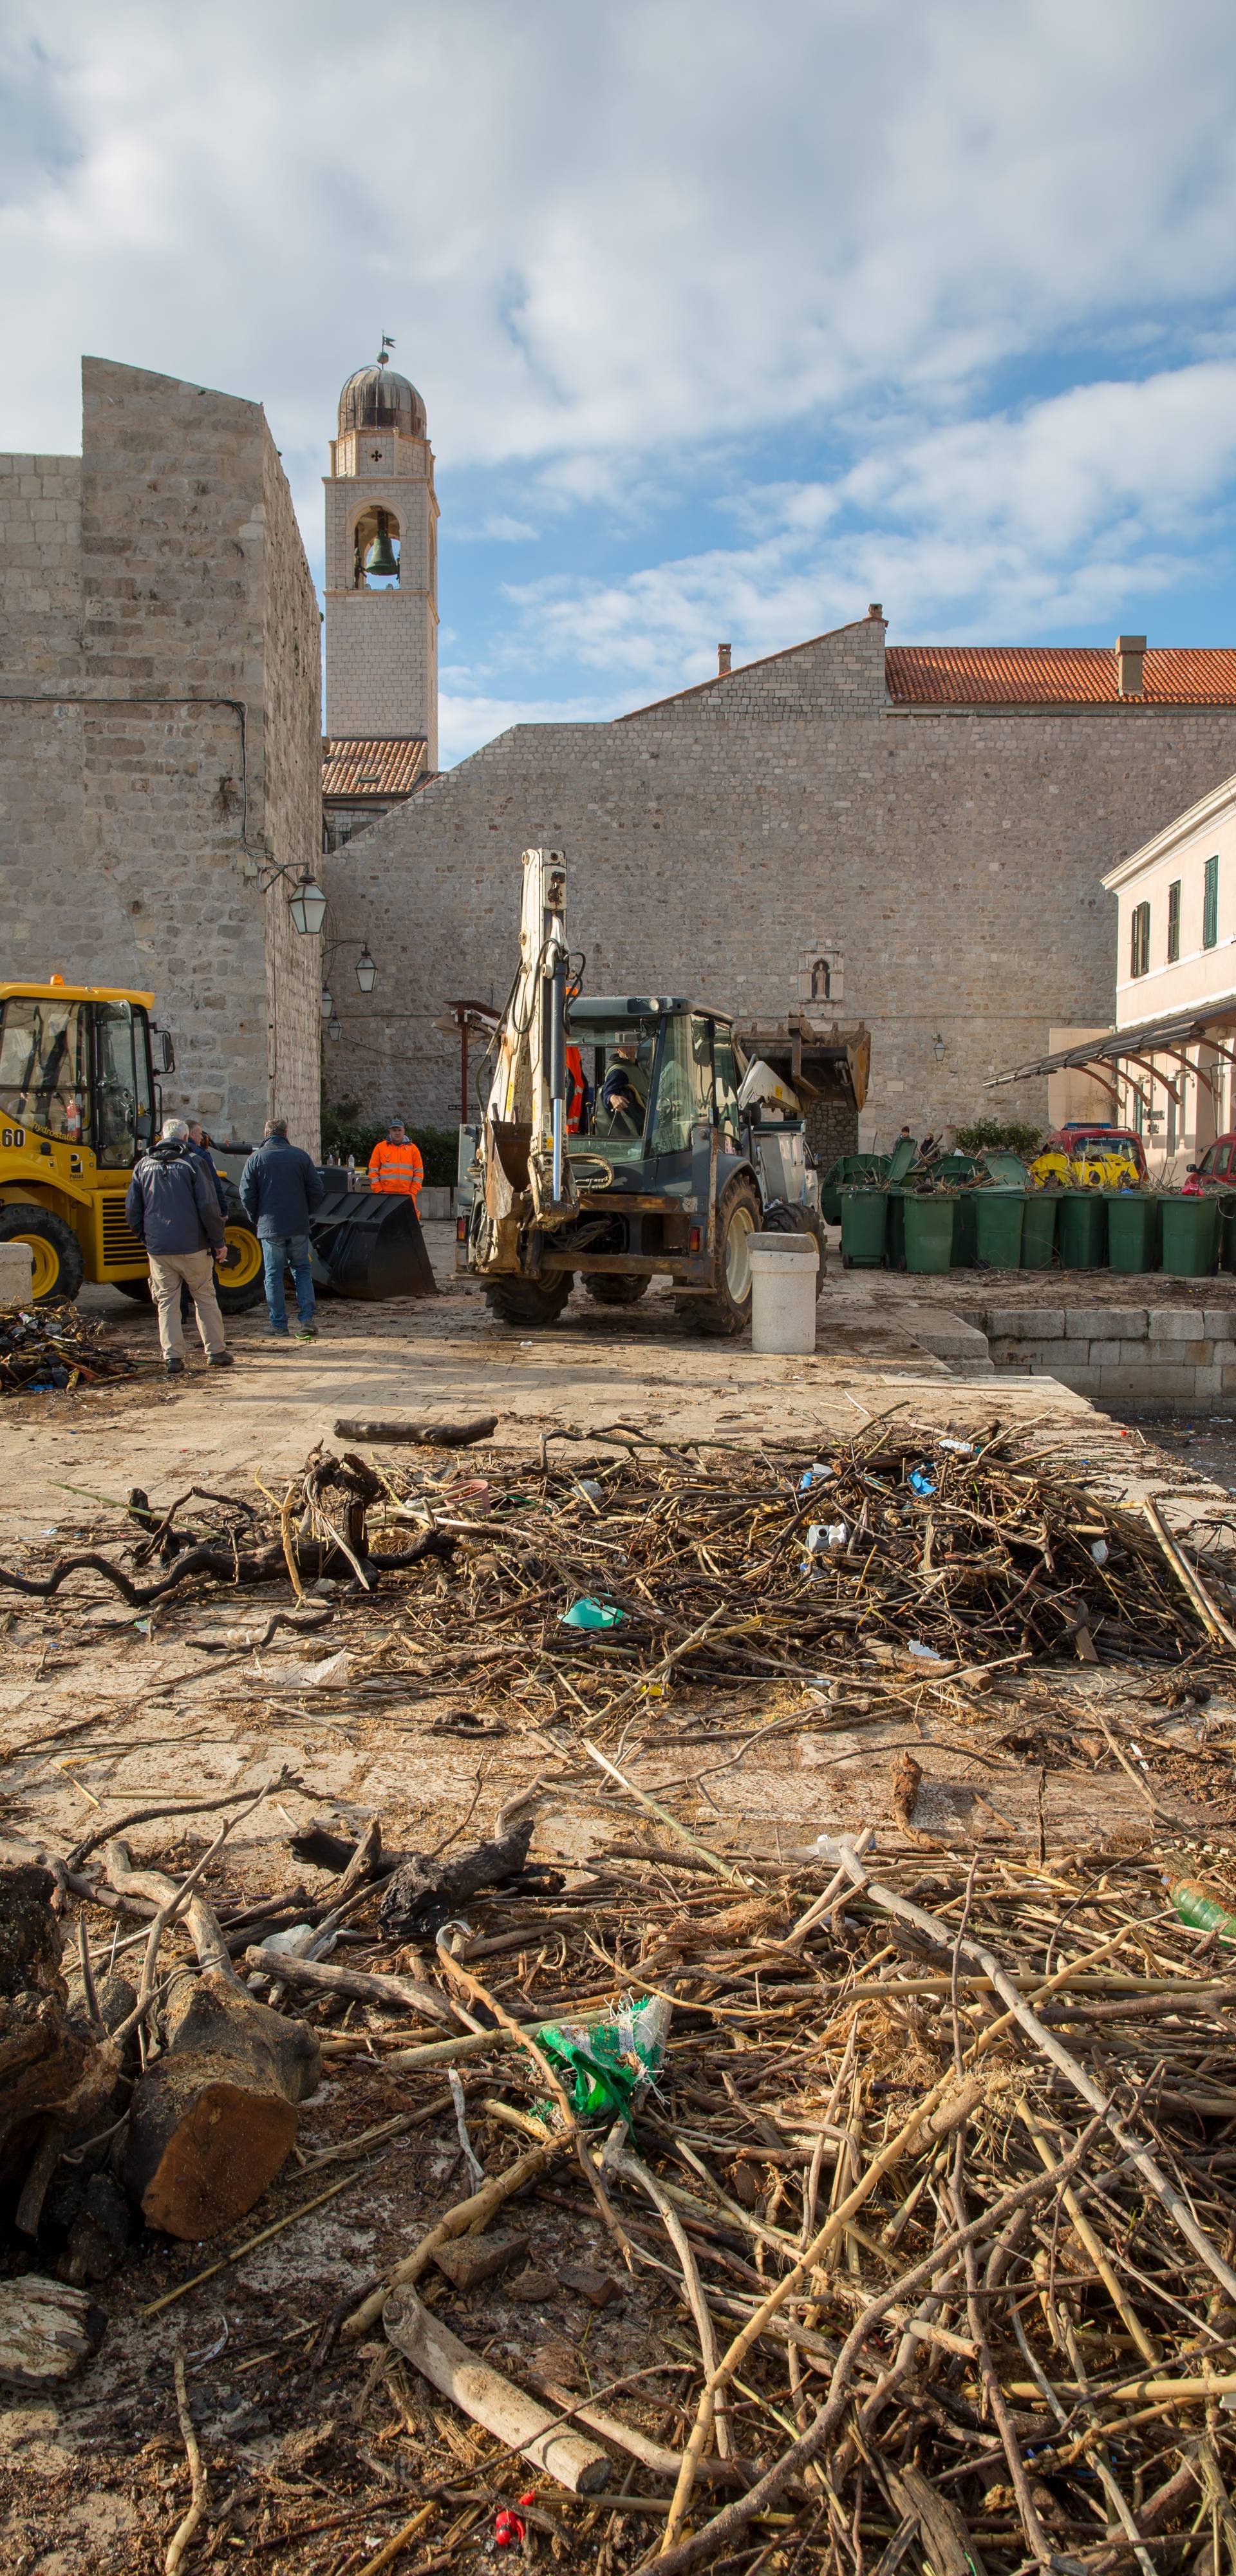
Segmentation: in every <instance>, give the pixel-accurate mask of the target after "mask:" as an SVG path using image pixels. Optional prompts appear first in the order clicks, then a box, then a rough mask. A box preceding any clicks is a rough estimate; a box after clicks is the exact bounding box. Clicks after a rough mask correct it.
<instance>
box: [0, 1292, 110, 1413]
mask: <svg viewBox="0 0 1236 2576" xmlns="http://www.w3.org/2000/svg"><path fill="white" fill-rule="evenodd" d="M134 1374H135V1370H134V1364H133V1361H132V1360H131V1359H130V1358H129V1357H128V1356H127V1354H126V1353H125V1352H124V1351H123V1350H121V1349H119V1348H118V1347H113V1346H112V1345H111V1344H110V1343H108V1342H106V1341H105V1340H104V1338H103V1330H102V1327H101V1326H100V1325H98V1324H95V1323H90V1322H89V1321H88V1320H87V1318H86V1317H85V1316H84V1315H80V1314H79V1313H78V1311H77V1308H76V1306H37V1307H35V1306H3V1307H0V1395H31V1394H37V1393H39V1392H40V1391H48V1390H50V1391H53V1392H56V1393H62V1392H63V1391H64V1390H66V1389H69V1390H71V1389H72V1388H73V1387H75V1386H93V1385H96V1384H97V1383H98V1382H99V1381H100V1380H101V1379H103V1378H117V1377H132V1376H134Z"/></svg>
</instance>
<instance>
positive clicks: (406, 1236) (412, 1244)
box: [309, 1184, 438, 1300]
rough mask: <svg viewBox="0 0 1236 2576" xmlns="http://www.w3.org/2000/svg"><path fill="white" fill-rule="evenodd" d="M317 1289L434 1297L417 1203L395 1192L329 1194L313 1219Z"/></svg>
mask: <svg viewBox="0 0 1236 2576" xmlns="http://www.w3.org/2000/svg"><path fill="white" fill-rule="evenodd" d="M309 1234H310V1242H311V1247H312V1251H313V1266H314V1272H315V1275H317V1277H318V1279H319V1284H320V1285H322V1286H325V1287H330V1288H333V1289H334V1291H335V1294H336V1296H337V1297H362V1298H366V1299H370V1300H372V1299H375V1298H378V1297H436V1296H437V1293H438V1283H437V1280H436V1279H435V1278H434V1275H433V1271H432V1269H431V1267H430V1262H429V1255H428V1253H427V1251H426V1250H425V1237H424V1235H423V1234H422V1233H421V1227H420V1219H419V1217H418V1216H417V1213H416V1207H415V1204H414V1202H413V1201H412V1200H411V1199H410V1198H407V1197H405V1196H404V1194H403V1193H402V1192H395V1191H393V1190H349V1189H331V1188H330V1186H329V1184H328V1186H327V1191H326V1196H325V1198H324V1199H323V1201H322V1204H321V1206H320V1207H317V1208H315V1209H314V1211H313V1215H312V1216H311V1218H310V1220H309Z"/></svg>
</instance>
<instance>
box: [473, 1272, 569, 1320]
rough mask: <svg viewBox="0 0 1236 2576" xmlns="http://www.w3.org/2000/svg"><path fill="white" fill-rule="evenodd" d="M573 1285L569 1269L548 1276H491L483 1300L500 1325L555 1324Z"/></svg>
mask: <svg viewBox="0 0 1236 2576" xmlns="http://www.w3.org/2000/svg"><path fill="white" fill-rule="evenodd" d="M574 1285H575V1277H574V1273H573V1272H572V1271H570V1270H557V1271H555V1272H554V1274H553V1276H552V1277H551V1278H549V1279H491V1280H490V1281H489V1282H488V1283H487V1285H486V1289H485V1303H486V1305H487V1306H488V1308H489V1311H490V1314H491V1315H494V1316H496V1317H497V1320H498V1322H499V1323H500V1324H534V1325H535V1324H556V1323H557V1320H558V1317H559V1315H560V1314H561V1313H562V1309H563V1307H564V1306H565V1304H566V1301H567V1299H568V1297H569V1296H570V1294H571V1290H572V1288H573V1287H574Z"/></svg>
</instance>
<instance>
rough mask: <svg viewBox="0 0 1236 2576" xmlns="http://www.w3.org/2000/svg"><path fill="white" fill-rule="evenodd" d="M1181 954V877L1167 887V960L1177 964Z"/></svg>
mask: <svg viewBox="0 0 1236 2576" xmlns="http://www.w3.org/2000/svg"><path fill="white" fill-rule="evenodd" d="M1179 955H1180V879H1179V877H1177V878H1176V880H1175V883H1174V884H1172V885H1169V887H1168V889H1167V962H1168V965H1169V966H1174V965H1175V964H1176V961H1177V958H1178V957H1179Z"/></svg>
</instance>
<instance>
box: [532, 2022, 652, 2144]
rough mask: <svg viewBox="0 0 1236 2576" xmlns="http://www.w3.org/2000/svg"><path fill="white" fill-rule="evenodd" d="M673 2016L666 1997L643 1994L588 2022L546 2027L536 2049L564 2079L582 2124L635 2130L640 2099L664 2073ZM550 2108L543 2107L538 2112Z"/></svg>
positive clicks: (546, 2104) (543, 2025) (544, 2105)
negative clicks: (617, 2124) (620, 2123)
mask: <svg viewBox="0 0 1236 2576" xmlns="http://www.w3.org/2000/svg"><path fill="white" fill-rule="evenodd" d="M672 2011H673V2005H672V2004H670V2003H668V2002H667V2001H666V1999H665V1997H664V1996H663V1995H641V1996H639V1997H638V1998H637V1999H636V2000H635V2001H634V2002H632V2003H625V2004H616V2005H614V2007H613V2008H612V2010H611V2011H609V2012H607V2013H601V2014H598V2015H596V2016H595V2017H592V2016H590V2017H589V2018H588V2019H587V2020H580V2021H559V2022H555V2021H550V2022H545V2023H543V2024H542V2026H541V2028H540V2029H539V2030H538V2031H537V2033H536V2039H537V2045H538V2047H539V2048H540V2049H541V2050H542V2051H543V2052H544V2055H545V2056H546V2057H547V2058H548V2059H549V2062H550V2065H551V2066H552V2067H554V2068H555V2069H556V2070H557V2072H558V2073H559V2074H560V2075H561V2076H562V2077H563V2079H564V2082H565V2084H566V2087H567V2089H568V2091H569V2092H570V2095H571V2103H572V2108H573V2110H574V2112H575V2116H576V2119H577V2120H613V2119H620V2120H625V2121H626V2124H627V2127H628V2128H630V2127H631V2125H632V2118H633V2106H634V2104H635V2101H636V2098H637V2096H638V2095H640V2094H641V2093H643V2092H645V2091H646V2090H647V2087H648V2086H649V2085H650V2084H652V2083H653V2082H655V2080H656V2077H657V2075H658V2073H659V2071H660V2067H661V2061H662V2058H663V2057H664V2055H665V2041H666V2035H667V2033H668V2030H669V2022H670V2014H671V2012H672ZM549 2107H550V2106H549V2104H548V2103H538V2105H537V2110H538V2113H540V2114H542V2115H546V2114H548V2111H549Z"/></svg>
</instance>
